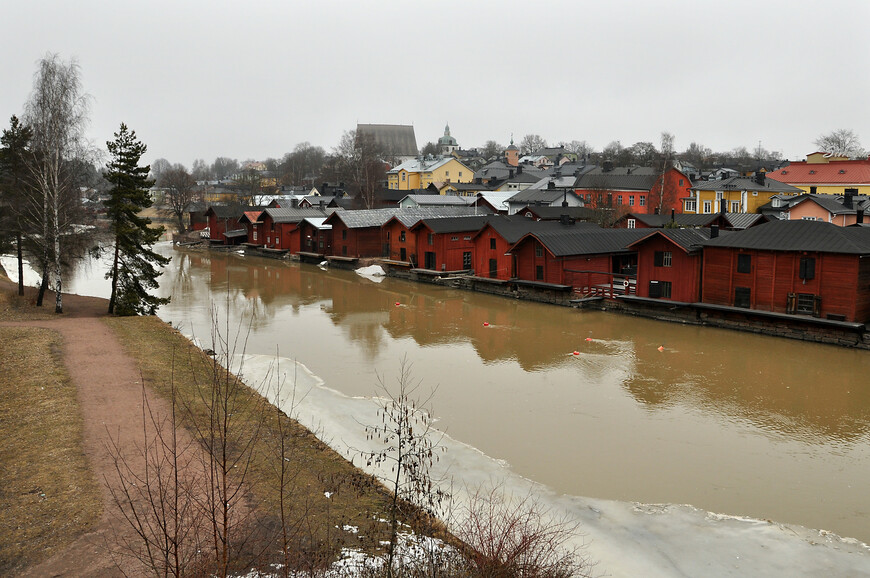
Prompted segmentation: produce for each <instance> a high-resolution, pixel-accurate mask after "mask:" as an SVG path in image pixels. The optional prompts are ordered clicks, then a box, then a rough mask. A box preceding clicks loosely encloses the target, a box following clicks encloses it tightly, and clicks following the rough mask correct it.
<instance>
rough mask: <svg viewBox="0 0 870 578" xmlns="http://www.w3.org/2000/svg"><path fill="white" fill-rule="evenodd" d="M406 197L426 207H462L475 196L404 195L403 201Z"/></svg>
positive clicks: (469, 202) (470, 202) (471, 201)
mask: <svg viewBox="0 0 870 578" xmlns="http://www.w3.org/2000/svg"><path fill="white" fill-rule="evenodd" d="M405 199H408V200H409V201H413V202H415V203H416V204H417V205H418V206H421V207H423V206H428V207H451V206H453V207H456V206H459V207H463V206H467V205H470V204H472V203H474V199H475V197H460V196H457V195H405V197H404V198H403V199H402V200H403V201H404V200H405Z"/></svg>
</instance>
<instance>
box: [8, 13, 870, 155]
mask: <svg viewBox="0 0 870 578" xmlns="http://www.w3.org/2000/svg"><path fill="white" fill-rule="evenodd" d="M3 4H4V5H3V8H2V10H0V14H2V22H0V47H2V54H3V57H2V59H0V79H2V84H0V116H2V118H3V122H2V126H3V127H7V126H8V118H9V117H10V116H11V115H12V114H20V113H21V111H22V108H23V104H24V102H25V100H26V99H27V97H28V95H29V93H30V90H31V86H32V81H33V73H34V72H35V70H36V64H37V61H38V60H39V58H41V57H42V56H43V55H45V54H46V53H47V52H57V53H59V54H60V55H61V56H62V57H64V58H65V59H68V58H70V57H75V58H76V59H77V60H78V62H79V65H80V66H81V73H82V80H83V84H84V88H85V90H86V91H87V92H88V93H89V94H90V95H91V96H92V97H93V106H92V113H91V128H90V136H91V138H92V139H93V141H94V142H95V143H97V144H99V145H100V146H104V144H105V141H106V140H109V139H110V138H111V137H112V133H113V132H115V131H116V130H117V129H118V126H119V124H120V123H121V122H122V121H123V122H125V123H127V125H128V126H129V127H130V128H132V129H133V130H135V131H136V132H137V134H138V135H139V137H140V139H141V140H142V141H143V142H145V143H146V144H147V145H148V148H149V150H148V156H147V157H146V161H148V162H150V161H152V160H154V159H155V158H159V157H165V158H166V159H168V160H169V161H171V162H181V163H184V164H185V165H186V166H187V167H188V168H189V167H190V164H191V162H192V161H193V160H194V159H196V158H203V159H205V160H206V161H207V162H208V163H211V162H212V161H213V160H214V159H215V157H217V156H228V157H232V158H237V159H239V160H240V161H242V160H245V159H249V158H252V159H257V160H263V159H265V158H267V157H276V158H280V157H281V156H282V155H283V154H284V153H286V152H289V151H291V150H292V149H293V147H294V146H295V145H296V144H297V143H299V142H302V141H309V142H311V143H312V144H314V145H320V146H323V147H324V148H325V149H327V150H330V149H331V148H332V147H333V146H335V145H336V144H337V143H338V141H339V138H340V137H341V135H342V132H343V131H345V130H349V129H353V128H355V126H356V123H357V122H361V123H385V124H413V125H414V129H415V132H416V135H417V144H418V146H421V147H422V146H423V145H424V144H425V143H426V142H427V141H434V140H436V139H437V138H438V137H439V136H441V134H442V133H443V130H444V124H445V122H449V123H450V128H451V132H452V134H453V136H454V137H456V139H457V140H458V141H459V144H460V145H461V146H463V147H473V146H478V145H482V144H483V143H484V142H485V141H486V140H489V139H493V140H496V141H498V142H499V143H502V144H507V142H508V141H509V140H510V135H511V133H513V134H514V137H515V139H516V140H517V141H519V140H520V139H521V138H522V137H523V135H525V134H528V133H537V134H540V135H541V136H542V137H544V138H545V139H547V141H548V142H549V143H551V144H555V143H557V142H558V141H562V140H564V141H570V140H575V139H576V140H586V141H587V142H589V144H591V145H592V146H594V147H595V148H596V149H598V150H600V149H601V148H603V147H604V146H606V145H607V144H608V143H609V142H611V141H613V140H619V141H621V142H622V144H623V145H624V146H630V145H631V144H633V143H635V142H637V141H652V142H653V143H655V144H656V146H658V143H659V135H660V133H661V132H662V131H669V132H671V133H673V134H674V135H675V137H676V143H675V144H676V148H677V149H678V150H681V151H682V150H684V149H685V148H686V147H687V146H688V145H689V143H690V142H692V141H696V142H699V143H701V144H703V145H705V146H708V147H710V148H712V149H713V150H717V151H718V150H730V149H732V148H735V147H738V146H745V147H747V148H748V149H750V150H751V149H753V148H754V147H755V146H757V144H758V142H759V141H761V144H762V146H764V147H765V148H766V149H769V150H778V151H781V152H782V153H783V154H784V155H785V156H786V157H787V158H790V159H793V160H794V159H798V158H801V157H802V156H803V155H805V154H806V153H808V152H812V150H813V145H812V141H813V140H815V138H816V137H818V136H819V135H820V134H822V133H825V132H829V131H831V130H833V129H837V128H850V129H852V130H854V131H855V132H857V133H858V135H859V136H860V137H861V139H862V144H863V145H864V146H865V148H868V147H870V115H868V112H867V105H868V96H870V73H868V71H870V67H868V64H870V33H868V31H867V24H868V22H870V2H867V1H865V0H828V1H826V2H818V1H813V2H810V1H805V0H785V1H765V0H755V1H743V0H740V1H716V2H714V1H706V0H685V1H682V0H671V1H666V0H645V1H641V0H636V1H626V0H623V1H619V0H610V1H603V2H583V1H578V0H574V1H563V2H562V1H560V2H557V1H550V2H548V1H541V0H526V1H523V2H515V1H510V0H502V1H497V2H496V1H492V2H490V1H472V0H465V1H452V0H441V1H438V2H435V1H415V0H404V1H368V2H362V1H357V2H339V1H333V0H318V1H316V2H314V1H312V2H309V1H306V2H301V1H286V0H285V1H278V0H275V1H261V0H248V1H246V2H227V1H220V0H209V1H205V0H202V1H200V0H178V1H164V0H156V1H150V2H142V1H136V2H132V1H125V0H114V1H108V0H106V1H100V0H76V1H75V2H71V1H68V0H60V1H57V0H54V1H43V0H4V3H3Z"/></svg>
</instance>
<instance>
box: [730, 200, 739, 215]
mask: <svg viewBox="0 0 870 578" xmlns="http://www.w3.org/2000/svg"><path fill="white" fill-rule="evenodd" d="M740 210H741V207H740V201H731V212H732V213H739V212H740Z"/></svg>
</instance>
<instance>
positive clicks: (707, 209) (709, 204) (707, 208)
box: [704, 201, 713, 215]
mask: <svg viewBox="0 0 870 578" xmlns="http://www.w3.org/2000/svg"><path fill="white" fill-rule="evenodd" d="M712 210H713V201H704V214H705V215H709V214H711V213H712Z"/></svg>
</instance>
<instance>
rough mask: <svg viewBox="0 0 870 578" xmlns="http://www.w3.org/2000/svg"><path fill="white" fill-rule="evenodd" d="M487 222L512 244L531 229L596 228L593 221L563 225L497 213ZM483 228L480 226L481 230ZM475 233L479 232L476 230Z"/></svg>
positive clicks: (556, 222)
mask: <svg viewBox="0 0 870 578" xmlns="http://www.w3.org/2000/svg"><path fill="white" fill-rule="evenodd" d="M487 224H488V225H489V226H490V227H492V228H493V229H494V230H495V232H496V233H498V234H499V235H500V236H501V237H502V238H503V239H504V240H505V241H507V242H508V243H510V244H511V245H513V244H514V243H516V242H517V241H519V240H520V239H521V238H522V237H523V235H525V234H527V233H531V232H533V231H549V230H553V231H561V230H568V229H570V230H573V231H576V230H587V231H588V230H590V229H598V228H600V227H598V225H596V224H594V223H585V222H582V221H581V222H575V223H571V224H570V225H563V224H562V223H560V222H559V221H537V220H535V219H530V218H528V217H520V216H518V215H511V216H508V215H498V216H496V217H493V218H492V219H490V220H489V221H487ZM484 228H485V226H484V227H482V228H481V231H483V229H484ZM477 234H480V231H478V233H477Z"/></svg>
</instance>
